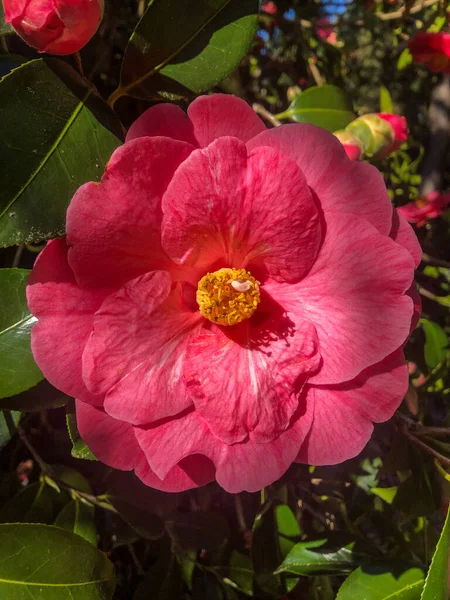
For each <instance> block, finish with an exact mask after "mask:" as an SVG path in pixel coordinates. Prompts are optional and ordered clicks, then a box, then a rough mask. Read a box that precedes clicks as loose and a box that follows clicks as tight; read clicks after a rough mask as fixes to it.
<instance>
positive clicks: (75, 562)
mask: <svg viewBox="0 0 450 600" xmlns="http://www.w3.org/2000/svg"><path fill="white" fill-rule="evenodd" d="M0 539H1V540H2V543H1V545H0V597H1V598H5V599H6V598H7V599H8V600H29V599H30V598H36V600H37V599H39V600H109V599H110V598H112V595H113V593H114V588H115V580H114V569H113V565H112V564H111V563H110V562H109V560H108V559H107V558H106V556H105V555H104V554H103V552H100V551H99V550H97V549H96V548H94V546H93V545H92V544H90V543H89V542H87V541H86V540H84V539H83V538H81V537H80V536H79V535H75V534H73V533H70V532H68V531H66V530H64V529H61V528H59V527H55V526H53V525H32V524H28V523H13V524H5V525H0Z"/></svg>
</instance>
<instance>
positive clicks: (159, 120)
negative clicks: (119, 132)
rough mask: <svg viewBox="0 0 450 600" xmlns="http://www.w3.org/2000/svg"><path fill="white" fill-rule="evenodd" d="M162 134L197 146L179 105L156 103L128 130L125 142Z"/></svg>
mask: <svg viewBox="0 0 450 600" xmlns="http://www.w3.org/2000/svg"><path fill="white" fill-rule="evenodd" d="M156 136H163V137H168V138H172V139H173V140H179V141H181V142H187V143H188V144H191V146H194V148H197V147H198V142H197V140H196V139H195V135H194V128H193V126H192V123H191V121H190V119H189V117H188V116H187V114H186V113H185V112H184V110H181V108H180V107H179V106H175V105H174V104H165V103H164V104H156V106H152V107H151V108H149V109H148V110H146V111H145V113H143V114H142V115H141V116H140V117H139V118H138V119H136V121H135V122H134V123H133V124H132V125H131V127H130V129H129V130H128V133H127V137H126V140H125V141H126V142H127V143H128V142H131V140H134V139H136V138H140V137H156Z"/></svg>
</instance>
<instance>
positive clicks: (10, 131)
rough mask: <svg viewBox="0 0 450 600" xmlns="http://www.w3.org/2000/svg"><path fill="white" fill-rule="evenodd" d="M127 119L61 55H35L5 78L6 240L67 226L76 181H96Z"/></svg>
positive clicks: (2, 241) (33, 238)
mask: <svg viewBox="0 0 450 600" xmlns="http://www.w3.org/2000/svg"><path fill="white" fill-rule="evenodd" d="M120 136H121V126H120V123H119V122H118V120H117V118H116V117H115V115H114V113H113V112H112V111H111V109H109V107H108V106H107V105H106V104H105V103H104V102H103V100H101V98H100V97H99V96H97V95H96V93H95V91H94V88H93V86H92V85H91V84H88V83H87V82H86V80H84V79H83V78H81V77H80V75H78V74H77V73H76V72H75V71H74V70H73V69H72V68H71V67H70V66H69V65H67V64H66V63H64V62H62V61H60V60H56V59H45V60H44V59H38V60H32V61H30V62H28V63H26V64H24V65H22V66H20V67H18V68H17V69H14V70H13V71H11V73H9V74H8V75H6V76H5V77H3V79H2V80H1V81H0V140H1V142H0V162H1V164H2V168H3V170H4V172H5V173H8V177H7V178H5V179H4V181H3V185H2V188H1V189H0V247H1V246H8V245H14V244H19V243H21V242H26V243H37V242H40V241H43V240H47V239H49V238H52V237H56V236H58V235H62V234H63V233H64V223H65V214H66V209H67V206H68V204H69V202H70V200H71V198H72V196H73V194H74V192H75V191H76V189H77V188H78V187H79V186H80V185H81V184H83V183H86V182H87V181H91V180H94V181H98V180H99V179H100V177H101V175H102V174H103V170H104V167H105V164H106V163H107V161H108V160H109V158H110V156H111V153H112V152H113V150H114V149H115V148H117V146H119V145H120V143H121V142H120V139H119V137H120Z"/></svg>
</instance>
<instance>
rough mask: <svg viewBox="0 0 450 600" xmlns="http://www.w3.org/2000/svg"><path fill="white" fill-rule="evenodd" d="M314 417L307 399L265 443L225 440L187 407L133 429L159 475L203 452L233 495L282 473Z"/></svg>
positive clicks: (217, 476) (261, 485) (274, 478)
mask: <svg viewBox="0 0 450 600" xmlns="http://www.w3.org/2000/svg"><path fill="white" fill-rule="evenodd" d="M311 420H312V409H311V407H310V406H306V405H305V404H303V405H302V406H301V407H300V408H299V409H298V411H297V414H296V415H295V417H294V419H293V423H292V425H291V427H290V428H289V429H287V430H286V431H285V432H284V433H283V435H281V436H279V437H278V438H277V439H276V440H274V441H273V442H269V443H267V444H259V443H257V442H253V441H251V440H249V441H247V442H243V443H240V444H232V445H227V444H224V443H222V442H220V441H219V440H218V439H217V438H216V437H215V436H214V435H213V434H212V433H211V431H210V430H209V429H208V427H207V425H206V424H205V422H204V421H203V420H202V419H201V417H200V416H199V415H198V414H197V413H196V412H195V411H186V412H185V413H183V414H182V415H179V416H178V418H176V419H173V420H168V421H167V422H164V423H162V424H161V425H159V426H158V425H155V426H154V427H151V428H146V429H144V428H135V434H136V438H137V440H138V442H139V444H140V445H141V447H142V449H143V450H144V452H145V455H146V456H147V460H148V462H149V464H150V467H151V469H152V470H153V471H154V472H155V473H156V474H157V475H158V476H159V477H161V479H163V480H164V479H165V477H166V476H167V475H168V474H169V473H170V470H171V469H172V468H173V467H174V466H175V465H176V464H178V463H179V462H180V461H181V460H182V459H183V458H186V457H187V456H192V457H193V456H195V455H196V454H202V455H204V456H206V457H208V458H210V459H211V461H212V462H213V463H214V465H215V468H216V480H217V482H218V483H219V485H221V486H222V487H223V488H224V489H225V490H226V491H227V492H230V493H233V494H234V493H237V492H240V491H242V490H246V491H248V492H255V491H257V490H260V489H261V488H263V487H265V486H266V485H268V484H269V483H270V482H271V481H275V480H276V479H278V478H279V477H281V475H282V474H283V473H284V472H285V471H286V470H287V468H288V467H289V465H290V464H291V463H292V462H293V460H294V458H295V456H296V455H297V453H298V450H299V448H300V446H301V444H302V442H303V440H304V439H305V437H306V435H307V433H308V431H309V428H310V426H311ZM242 465H245V468H242ZM262 465H263V466H264V468H261V466H262Z"/></svg>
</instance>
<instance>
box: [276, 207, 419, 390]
mask: <svg viewBox="0 0 450 600" xmlns="http://www.w3.org/2000/svg"><path fill="white" fill-rule="evenodd" d="M346 232H347V233H348V221H347V217H346V215H344V214H338V213H336V214H335V215H334V217H333V220H332V221H330V223H329V224H328V227H327V235H326V237H325V242H324V245H323V246H322V248H321V252H320V254H319V256H318V258H317V261H316V262H315V264H314V267H313V269H312V270H311V272H310V273H309V274H308V277H307V278H305V279H304V280H303V281H301V282H299V283H297V284H294V285H286V284H282V285H281V284H274V285H271V284H268V285H266V289H267V290H268V292H269V293H270V294H271V295H272V296H273V298H274V299H275V300H276V301H277V302H278V303H279V304H281V305H282V306H284V307H285V309H287V310H290V311H292V312H295V313H296V314H297V315H298V316H299V317H301V318H303V319H305V320H309V321H311V322H312V323H314V324H315V326H316V330H317V335H318V337H319V344H320V346H319V348H320V354H321V356H322V359H323V365H322V368H321V369H320V371H319V373H317V375H314V376H313V377H312V378H311V381H314V383H321V384H325V383H327V384H335V383H342V382H344V381H349V380H351V379H353V378H354V377H355V376H356V375H358V373H360V372H361V371H362V370H363V369H365V368H367V367H369V366H371V365H373V364H375V363H376V362H378V361H380V360H383V359H384V358H385V357H386V356H387V355H389V354H391V353H392V352H393V351H394V350H395V349H397V348H398V347H400V346H401V345H402V344H403V342H404V341H405V340H406V338H407V337H408V335H409V332H410V325H411V319H412V315H413V310H414V309H413V303H412V301H411V298H410V297H408V296H407V295H405V293H406V292H407V291H408V289H409V287H410V285H411V280H412V276H413V272H414V262H413V259H412V257H411V255H410V253H409V252H408V251H407V250H405V249H403V248H402V247H401V246H399V245H398V244H396V243H395V242H393V240H391V239H390V238H388V237H385V236H382V235H380V234H379V233H378V232H377V231H376V230H375V229H374V227H372V226H371V225H369V223H367V221H364V220H362V219H359V218H358V217H353V219H352V235H351V236H349V235H348V234H347V233H346ZM368 331H370V336H368V335H367V332H368Z"/></svg>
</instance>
